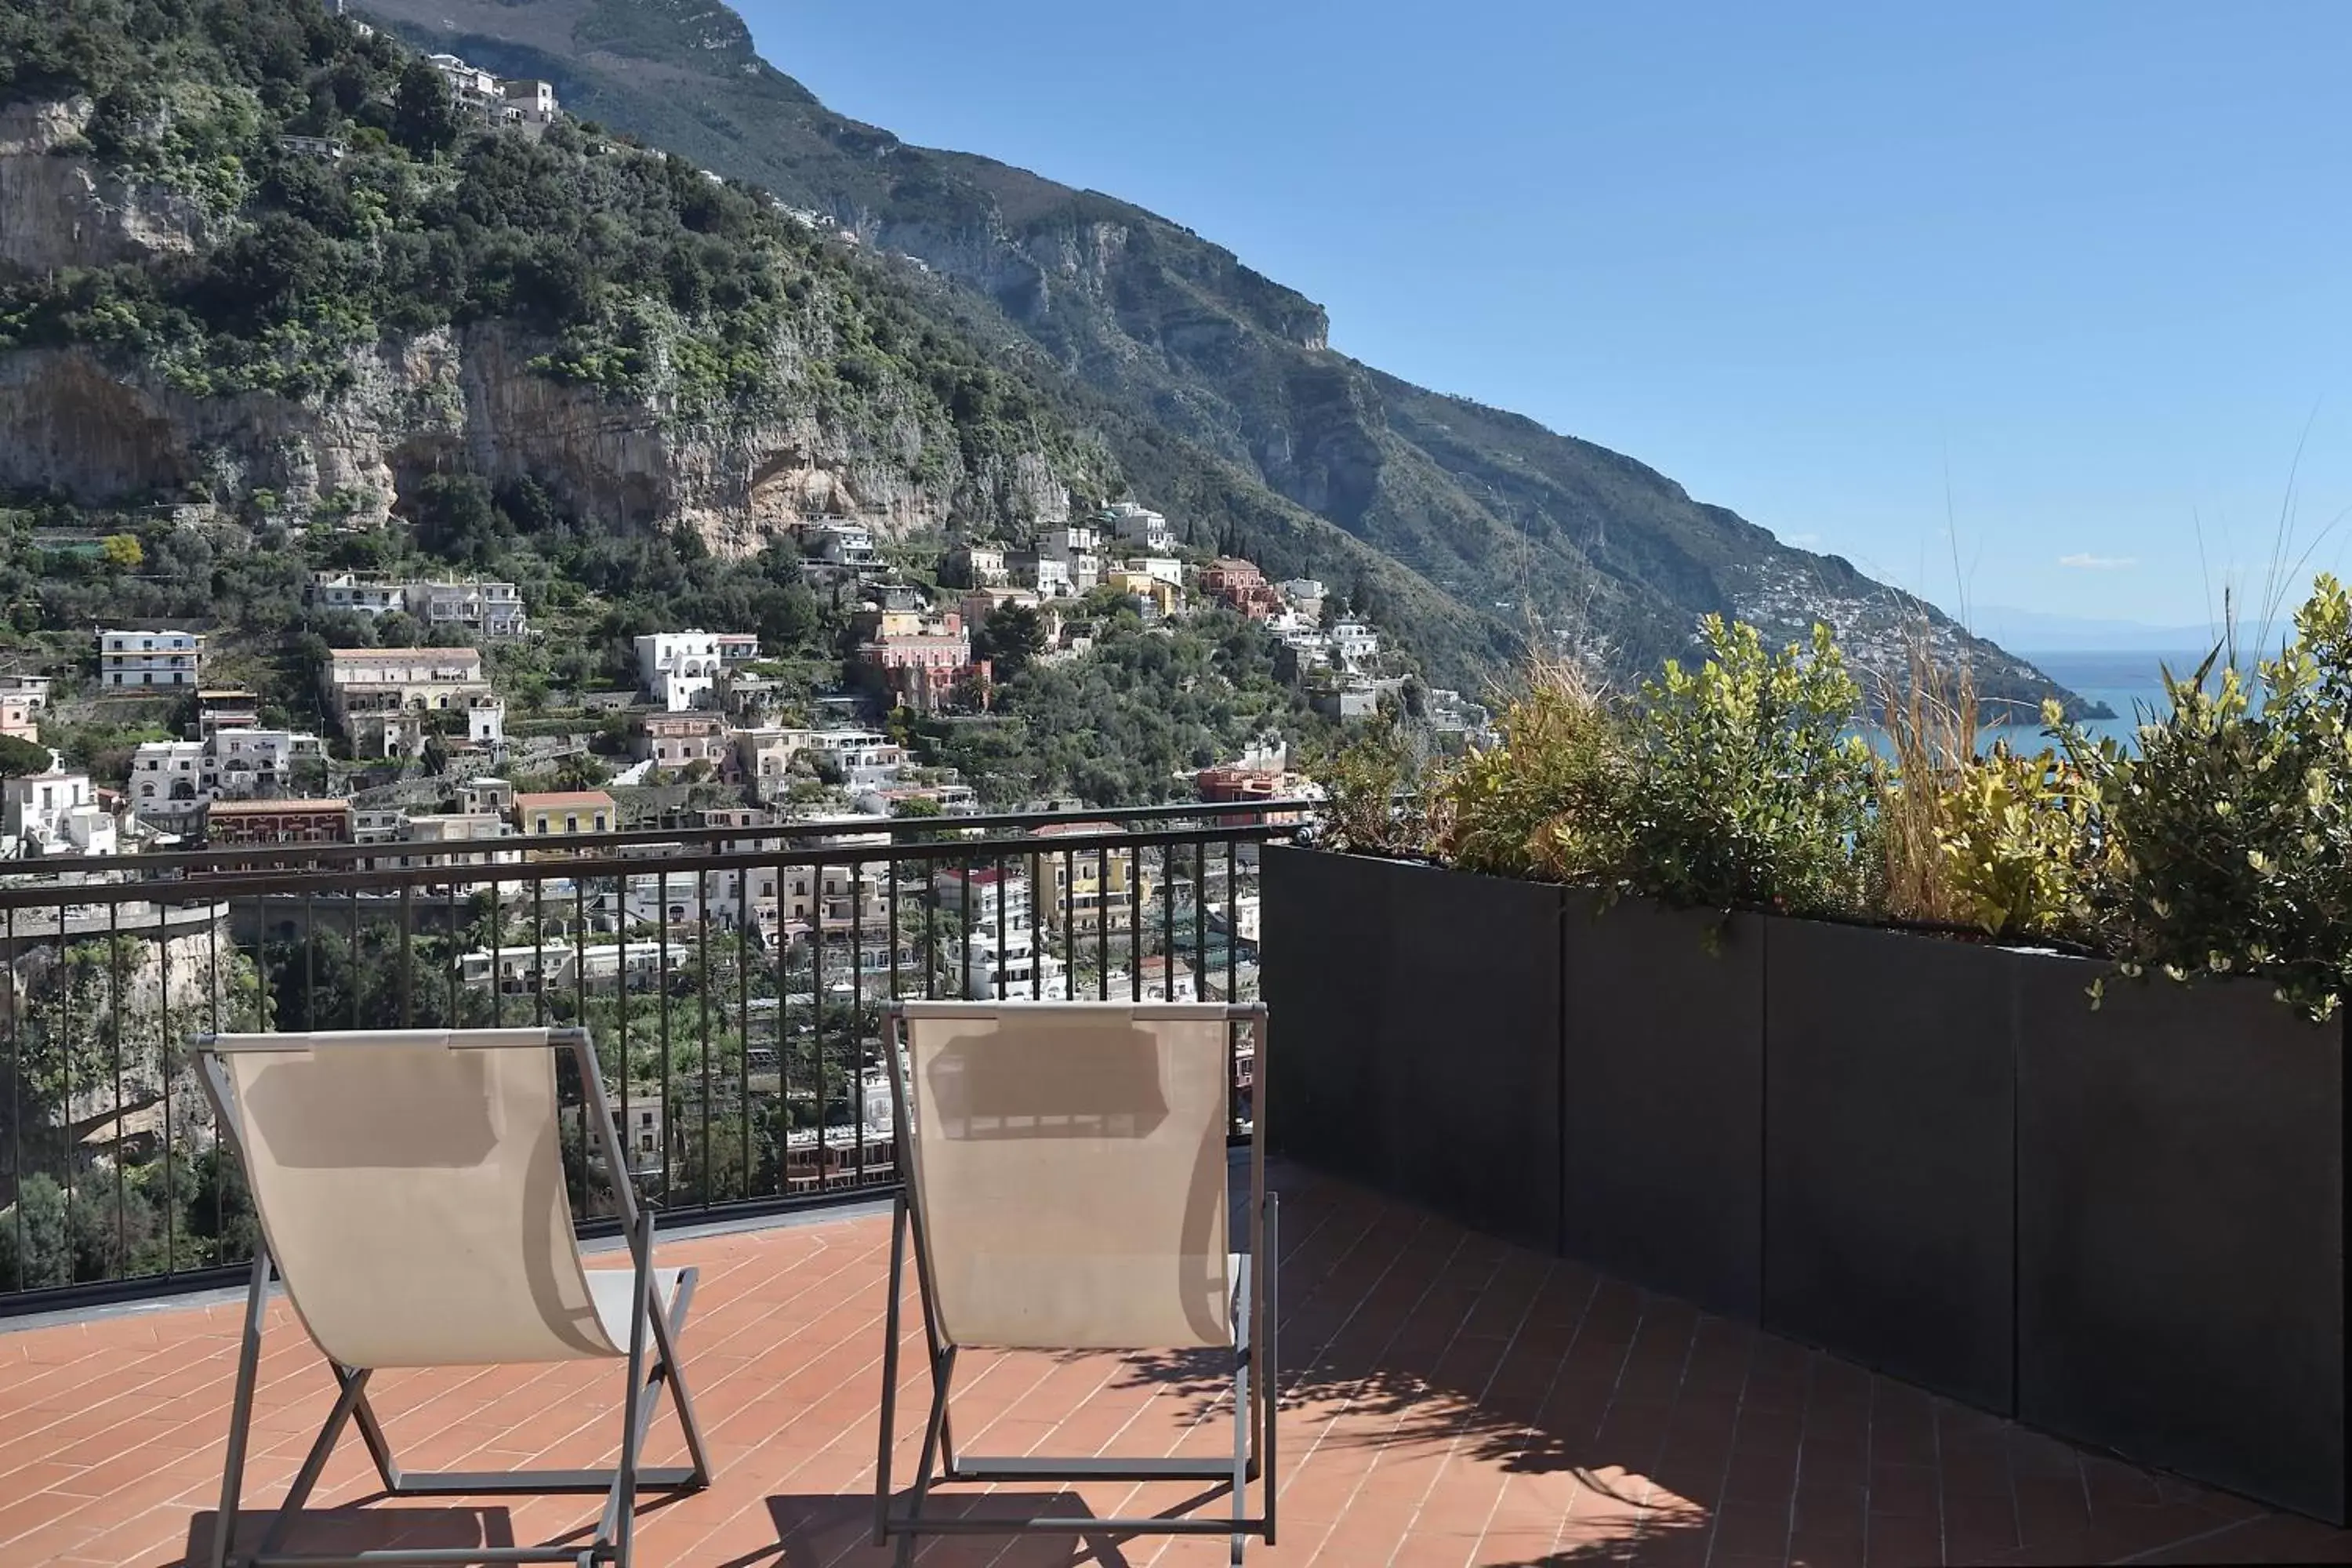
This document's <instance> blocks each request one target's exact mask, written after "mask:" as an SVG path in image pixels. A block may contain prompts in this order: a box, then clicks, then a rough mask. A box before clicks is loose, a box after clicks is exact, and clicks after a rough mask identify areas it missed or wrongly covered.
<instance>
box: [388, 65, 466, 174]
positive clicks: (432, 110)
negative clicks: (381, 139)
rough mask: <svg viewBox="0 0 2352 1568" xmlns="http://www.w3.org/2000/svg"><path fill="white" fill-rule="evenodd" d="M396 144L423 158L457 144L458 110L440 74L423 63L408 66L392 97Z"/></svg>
mask: <svg viewBox="0 0 2352 1568" xmlns="http://www.w3.org/2000/svg"><path fill="white" fill-rule="evenodd" d="M392 136H393V140H394V141H395V142H399V143H400V144H401V145H402V146H404V147H405V148H407V149H408V150H409V151H410V152H412V153H415V154H416V155H417V156H418V157H420V158H430V157H432V156H433V155H434V154H436V153H445V152H447V151H448V150H449V149H450V148H451V147H454V146H456V145H457V104H456V103H455V102H453V101H451V100H450V97H449V84H448V83H447V82H446V81H445V80H443V79H442V77H441V73H440V71H438V70H436V68H433V67H432V66H430V65H428V64H426V63H425V61H424V60H422V59H413V60H410V61H409V62H408V68H407V69H406V70H404V71H402V72H401V73H400V86H399V87H398V88H397V89H394V92H393V97H392Z"/></svg>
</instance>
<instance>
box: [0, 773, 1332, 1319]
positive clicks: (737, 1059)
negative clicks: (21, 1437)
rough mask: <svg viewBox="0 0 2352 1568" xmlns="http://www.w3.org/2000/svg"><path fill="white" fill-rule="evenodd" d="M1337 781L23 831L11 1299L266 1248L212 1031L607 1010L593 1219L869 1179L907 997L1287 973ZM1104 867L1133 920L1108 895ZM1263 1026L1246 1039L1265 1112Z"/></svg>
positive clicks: (574, 1107)
mask: <svg viewBox="0 0 2352 1568" xmlns="http://www.w3.org/2000/svg"><path fill="white" fill-rule="evenodd" d="M1308 809H1310V808H1309V807H1307V805H1305V803H1300V802H1282V801H1276V802H1265V803H1253V804H1250V805H1234V804H1219V805H1184V806H1155V807H1135V808H1125V809H1118V810H1100V811H1088V812H1085V813H1079V814H1022V815H1004V816H962V817H937V818H919V819H887V820H886V819H883V818H878V817H877V818H872V819H866V820H851V821H827V822H811V823H788V824H778V825H774V826H728V827H695V828H677V829H670V828H660V829H634V830H630V831H626V832H620V833H605V834H593V835H578V836H564V837H551V838H550V839H545V840H541V839H537V838H534V839H531V840H530V842H529V846H528V853H527V854H526V855H524V857H523V858H521V859H520V861H519V862H518V861H506V862H500V863H497V864H484V863H481V861H480V858H479V856H478V847H476V846H470V845H467V844H465V843H453V844H451V845H449V846H448V847H446V848H443V847H439V846H436V845H433V844H429V843H417V844H411V845H405V846H404V847H403V848H402V853H401V856H400V861H401V863H400V864H397V865H394V864H389V863H387V860H386V857H385V855H384V848H383V846H382V845H318V844H303V845H242V846H238V847H234V848H227V849H215V850H201V851H178V852H171V853H163V854H150V855H135V856H116V857H97V858H50V859H43V860H37V861H15V862H0V1315H5V1314H8V1313H11V1312H16V1311H24V1310H45V1309H47V1308H50V1307H54V1306H64V1305H70V1304H75V1303H78V1302H79V1301H83V1300H90V1299H93V1298H104V1297H112V1296H136V1295H143V1294H151V1293H157V1292H162V1291H167V1290H173V1289H185V1288H194V1287H199V1286H205V1285H211V1284H216V1283H224V1282H226V1281H228V1280H230V1279H233V1278H235V1277H236V1270H237V1267H238V1265H239V1264H240V1262H241V1261H243V1260H247V1259H249V1258H250V1256H251V1245H252V1237H253V1220H252V1215H251V1210H250V1207H249V1205H248V1204H247V1200H246V1196H245V1193H244V1188H243V1184H242V1182H241V1180H240V1179H239V1176H238V1172H237V1168H236V1162H235V1160H234V1158H233V1157H232V1156H230V1154H229V1152H227V1151H226V1150H225V1149H223V1148H222V1147H221V1145H220V1143H219V1142H218V1140H217V1138H216V1135H215V1129H214V1126H213V1118H212V1114H211V1112H210V1110H209V1109H208V1108H207V1106H206V1104H205V1099H204V1096H203V1095H202V1094H201V1093H200V1092H198V1091H197V1089H196V1088H195V1086H194V1080H193V1079H192V1078H191V1077H190V1074H189V1064H188V1062H187V1058H186V1051H185V1045H184V1042H185V1040H186V1039H187V1037H189V1036H191V1035H193V1034H198V1033H207V1032H219V1031H240V1030H258V1029H283V1030H295V1031H299V1030H312V1029H343V1028H370V1027H478V1026H514V1025H539V1024H547V1025H571V1024H585V1025H586V1026H588V1027H589V1028H590V1029H591V1030H592V1031H593V1036H594V1038H595V1041H596V1046H597V1050H598V1056H599V1059H600V1062H601V1066H602V1070H603V1072H604V1076H605V1078H606V1079H607V1082H606V1085H605V1091H606V1096H607V1098H608V1100H610V1102H611V1104H612V1106H613V1108H614V1116H615V1117H616V1118H617V1119H618V1120H619V1121H620V1122H621V1124H622V1134H623V1136H622V1142H623V1146H624V1147H625V1149H627V1150H628V1151H629V1155H628V1163H629V1165H630V1169H629V1171H628V1172H627V1173H625V1178H624V1177H616V1173H613V1172H610V1171H607V1170H604V1169H603V1168H602V1166H601V1162H600V1161H595V1160H592V1159H591V1158H590V1157H589V1155H588V1153H587V1151H588V1150H589V1149H590V1148H593V1146H594V1143H595V1141H594V1140H593V1139H590V1138H587V1137H585V1136H584V1135H583V1134H584V1132H585V1131H586V1129H585V1127H584V1126H583V1123H582V1121H581V1118H582V1116H583V1114H584V1112H583V1110H582V1096H581V1093H580V1089H581V1086H580V1085H579V1084H577V1083H567V1084H566V1085H565V1086H564V1089H565V1094H566V1106H567V1117H566V1125H565V1131H564V1150H563V1152H564V1163H565V1167H566V1170H567V1172H568V1173H569V1179H570V1184H571V1187H572V1203H573V1207H574V1212H575V1214H577V1215H579V1216H581V1220H582V1225H583V1229H593V1228H597V1227H600V1226H605V1225H608V1224H609V1223H610V1218H609V1216H610V1215H612V1213H613V1212H614V1198H613V1183H614V1181H615V1180H616V1179H627V1180H631V1181H634V1182H635V1184H636V1185H637V1188H638V1191H639V1193H640V1194H641V1195H642V1197H643V1198H644V1199H645V1200H646V1202H647V1203H649V1204H651V1205H656V1206H660V1207H663V1208H667V1209H670V1210H674V1211H686V1212H690V1213H694V1214H698V1215H699V1214H706V1213H707V1214H711V1215H719V1214H723V1213H746V1214H749V1213H756V1212H759V1211H761V1210H763V1209H772V1208H783V1207H791V1206H797V1205H806V1204H812V1203H824V1202H831V1201H839V1200H841V1199H844V1198H850V1197H861V1196H872V1195H874V1194H876V1192H877V1190H878V1189H884V1188H887V1186H888V1185H890V1184H893V1183H894V1182H895V1180H896V1172H895V1170H894V1169H893V1159H894V1153H893V1145H892V1142H891V1138H890V1130H889V1123H888V1110H887V1104H888V1096H887V1093H885V1092H880V1091H879V1090H877V1085H879V1084H881V1083H882V1082H883V1081H884V1080H883V1079H882V1077H881V1073H882V1068H883V1064H882V1062H881V1061H880V1059H879V1055H878V1053H879V1051H880V1049H881V1046H880V1038H881V1032H880V1027H879V1023H880V1018H879V1013H880V1005H881V1004H882V1003H883V1002H884V1001H886V1000H888V999H890V998H894V997H908V998H911V997H938V996H954V995H960V994H987V993H988V991H989V988H990V986H991V984H992V982H993V980H994V977H996V976H1003V977H1004V979H1003V984H1005V985H1006V987H1007V995H1008V997H1033V998H1036V999H1060V998H1098V999H1104V1000H1108V999H1112V998H1127V999H1129V1000H1145V999H1147V998H1148V997H1157V996H1161V995H1164V994H1166V993H1167V992H1168V991H1171V990H1172V991H1174V992H1175V993H1176V994H1177V996H1178V997H1179V998H1183V997H1192V996H1197V997H1200V998H1202V999H1209V1000H1221V999H1227V998H1242V999H1246V998H1250V997H1254V996H1255V994H1256V973H1257V956H1258V949H1257V942H1256V934H1257V925H1256V921H1255V904H1256V889H1257V866H1258V847H1259V846H1261V845H1262V844H1264V843H1265V842H1266V841H1267V840H1268V839H1270V838H1272V839H1281V838H1286V837H1289V836H1290V835H1292V834H1293V833H1295V832H1296V831H1297V826H1298V824H1299V823H1300V822H1302V821H1303V820H1304V819H1305V813H1306V811H1307V810H1308ZM1057 824H1058V825H1060V830H1059V831H1057V832H1055V833H1053V834H1050V835H1044V836H1041V835H1039V834H1037V833H1036V832H1035V830H1036V829H1038V828H1042V827H1047V826H1055V825H1057ZM1072 824H1085V825H1087V826H1085V827H1084V828H1082V829H1081V830H1078V831H1073V830H1072V829H1071V825H1072ZM1056 862H1058V863H1059V866H1058V870H1059V872H1060V874H1059V875H1058V876H1056V875H1055V869H1056V864H1055V863H1056ZM1082 865H1083V866H1084V867H1085V872H1086V874H1085V875H1084V876H1082V875H1079V874H1077V873H1078V868H1080V867H1081V866H1082ZM1115 868H1116V871H1117V879H1116V880H1114V876H1113V873H1114V869H1115ZM957 870H961V871H962V872H964V873H966V874H963V875H952V874H950V873H951V872H954V871H957ZM976 873H987V874H985V875H980V874H976ZM1089 879H1091V885H1092V886H1093V887H1096V888H1110V889H1115V894H1114V898H1115V900H1117V901H1118V902H1119V903H1120V904H1121V905H1122V906H1123V907H1121V908H1119V909H1118V918H1115V919H1108V920H1106V919H1102V918H1099V911H1087V912H1084V913H1082V912H1081V910H1079V908H1078V899H1077V895H1076V891H1075V889H1076V888H1077V887H1078V886H1080V885H1082V884H1083V883H1086V882H1087V881H1088V880H1089ZM1033 882H1034V884H1035V885H1034V886H1032V885H1031V884H1032V883H1033ZM1056 906H1058V907H1056ZM1024 909H1025V910H1026V916H1027V918H1026V919H1025V920H1024V921H1013V920H1010V919H1008V918H1007V916H1008V912H1009V911H1010V912H1016V913H1017V912H1022V911H1023V910H1024ZM1254 1056H1255V1043H1254V1042H1252V1041H1249V1040H1246V1039H1243V1040H1240V1041H1238V1042H1237V1045H1236V1047H1235V1060H1234V1099H1233V1112H1234V1127H1235V1130H1236V1131H1244V1130H1246V1128H1247V1127H1248V1125H1249V1117H1250V1115H1251V1093H1252V1089H1253V1086H1254V1083H1255V1071H1254V1069H1255V1062H1254ZM566 1070H567V1071H568V1070H569V1069H568V1068H567V1069H566ZM387 1114H397V1112H396V1110H393V1109H390V1108H388V1109H387Z"/></svg>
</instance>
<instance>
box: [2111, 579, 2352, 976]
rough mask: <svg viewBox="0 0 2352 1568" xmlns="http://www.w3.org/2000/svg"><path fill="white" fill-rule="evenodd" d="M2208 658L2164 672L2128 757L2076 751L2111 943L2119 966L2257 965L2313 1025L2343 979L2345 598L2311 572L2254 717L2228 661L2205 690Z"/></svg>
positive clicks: (2187, 970) (2263, 670) (2348, 791)
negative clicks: (2183, 675)
mask: <svg viewBox="0 0 2352 1568" xmlns="http://www.w3.org/2000/svg"><path fill="white" fill-rule="evenodd" d="M2216 658H2218V652H2217V654H2215V655H2209V656H2208V657H2207V658H2206V660H2205V663H2204V664H2203V665H2201V666H2200V667H2199V668H2198V670H2197V672H2196V673H2195V675H2194V676H2192V677H2191V678H2189V679H2174V678H2172V677H2171V676H2170V675H2169V674H2168V675H2167V678H2166V684H2167V687H2168V690H2169V693H2170V696H2171V699H2172V710H2171V711H2170V713H2169V714H2168V715H2166V716H2164V717H2161V718H2154V719H2151V720H2150V721H2147V722H2145V723H2143V724H2142V725H2141V726H2140V731H2139V741H2140V755H2139V756H2138V757H2137V759H2135V760H2125V759H2122V758H2120V757H2118V756H2116V754H2115V753H2114V752H2112V750H2110V751H2108V752H2104V753H2092V752H2087V751H2084V750H2083V749H2081V748H2080V747H2079V744H2078V746H2077V755H2078V758H2079V759H2081V760H2083V761H2084V762H2085V763H2088V769H2087V770H2086V771H2093V772H2095V773H2097V774H2098V776H2099V777H2100V782H2101V789H2100V795H2099V801H2098V807H2097V813H2096V817H2095V821H2094V822H2092V823H2091V824H2089V825H2088V831H2089V832H2090V833H2092V834H2093V835H2095V836H2099V837H2105V839H2106V840H2107V841H2108V842H2109V843H2111V844H2112V846H2113V848H2114V852H2115V854H2116V860H2117V865H2116V876H2115V878H2114V879H2113V880H2112V881H2111V882H2110V884H2109V885H2108V887H2107V888H2106V889H2105V897H2104V900H2103V904H2104V910H2103V912H2104V914H2105V919H2106V922H2107V924H2108V927H2109V931H2108V936H2109V941H2110V943H2111V945H2112V946H2113V948H2114V950H2115V951H2116V954H2117V956H2118V957H2120V958H2121V959H2123V960H2124V962H2125V964H2126V968H2127V969H2130V970H2137V969H2142V968H2145V969H2153V970H2158V971H2161V972H2163V973H2167V974H2169V975H2171V976H2173V977H2174V978H2176V979H2178V978H2181V977H2185V976H2187V975H2189V974H2191V973H2216V974H2228V973H2245V972H2249V971H2252V972H2259V973H2263V974H2264V975H2266V976H2269V977H2271V978H2273V979H2275V980H2276V982H2277V985H2278V994H2279V996H2280V999H2281V1000H2283V1001H2286V1002H2291V1003H2293V1004H2294V1005H2297V1006H2299V1007H2302V1008H2303V1009H2305V1011H2306V1012H2308V1013H2309V1014H2310V1015H2311V1016H2313V1017H2314V1018H2321V1019H2324V1018H2326V1017H2327V1016H2329V1015H2330V1014H2332V1013H2333V1012H2334V1011H2335V1008H2336V1005H2337V1003H2338V1001H2339V1000H2340V998H2341V997H2342V996H2343V995H2344V994H2345V992H2346V989H2347V986H2352V749H2347V748H2352V597H2347V595H2346V592H2345V590H2344V588H2343V586H2342V585H2341V584H2338V583H2337V582H2336V579H2335V578H2334V577H2332V576H2326V575H2323V576H2321V577H2320V578H2319V579H2318V580H2317V581H2316V583H2315V585H2314V588H2313V592H2312V596H2311V599H2310V601H2309V602H2308V603H2306V604H2305V605H2304V606H2303V608H2302V609H2301V610H2299V611H2298V612H2296V615H2295V618H2294V637H2292V638H2290V639H2289V640H2288V642H2287V643H2286V645H2285V647H2283V648H2282V649H2281V650H2280V652H2279V655H2278V657H2277V658H2273V659H2266V660H2263V662H2262V663H2261V665H2260V666H2259V670H2260V678H2261V689H2262V692H2263V706H2262V708H2261V710H2259V711H2256V710H2254V709H2253V707H2252V700H2251V693H2250V692H2249V689H2248V686H2247V683H2246V682H2245V681H2243V680H2242V679H2240V676H2239V673H2238V671H2237V670H2235V669H2234V668H2225V669H2223V670H2222V671H2221V679H2220V682H2219V685H2218V689H2213V690H2208V689H2206V687H2207V682H2208V680H2209V679H2210V677H2211V675H2212V671H2213V665H2214V662H2215V659H2216Z"/></svg>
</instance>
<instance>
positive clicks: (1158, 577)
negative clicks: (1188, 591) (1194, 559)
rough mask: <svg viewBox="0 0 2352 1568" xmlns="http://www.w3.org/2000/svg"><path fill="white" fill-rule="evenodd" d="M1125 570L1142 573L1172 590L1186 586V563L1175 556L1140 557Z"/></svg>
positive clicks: (1128, 564)
mask: <svg viewBox="0 0 2352 1568" xmlns="http://www.w3.org/2000/svg"><path fill="white" fill-rule="evenodd" d="M1124 569H1125V570H1127V571H1129V572H1140V573H1142V574H1144V575H1145V576H1147V577H1149V578H1151V579H1152V580H1153V581H1154V582H1159V583H1165V584H1168V585H1169V586H1170V587H1171V588H1181V587H1182V586H1183V585H1184V563H1182V562H1181V561H1179V560H1177V559H1176V557H1174V556H1173V555H1139V556H1137V557H1135V558H1134V559H1133V560H1131V561H1129V562H1128V563H1127V564H1126V566H1125V568H1124Z"/></svg>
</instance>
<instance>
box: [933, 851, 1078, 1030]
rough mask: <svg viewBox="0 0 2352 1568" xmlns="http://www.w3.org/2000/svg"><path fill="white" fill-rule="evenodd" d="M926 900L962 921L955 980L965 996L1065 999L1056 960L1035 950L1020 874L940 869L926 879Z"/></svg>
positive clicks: (1005, 999)
mask: <svg viewBox="0 0 2352 1568" xmlns="http://www.w3.org/2000/svg"><path fill="white" fill-rule="evenodd" d="M931 896H932V897H933V898H934V899H935V900H938V903H939V907H940V909H942V910H949V911H950V912H952V913H954V914H955V915H956V917H957V918H958V919H959V920H962V921H966V925H965V928H964V929H965V933H966V934H965V937H964V952H963V963H962V969H961V973H960V974H959V976H958V979H959V981H960V982H961V989H962V991H963V994H965V995H966V996H969V997H971V998H973V999H975V1000H980V1001H992V1002H1010V1001H1017V1000H1020V999H1023V998H1026V997H1036V998H1039V999H1042V1000H1045V1001H1052V1002H1059V1001H1063V1000H1065V999H1066V997H1067V995H1068V993H1069V984H1068V977H1067V975H1066V973H1065V972H1064V970H1063V966H1062V961H1061V960H1060V959H1058V958H1056V957H1055V956H1054V954H1053V953H1051V952H1046V951H1045V950H1043V949H1042V948H1040V947H1039V945H1038V942H1037V933H1036V929H1035V922H1034V919H1033V917H1032V911H1031V909H1030V902H1029V879H1028V878H1027V877H1026V876H1025V875H1024V874H1023V873H1021V872H1018V871H1013V870H1010V869H1006V870H999V869H997V868H994V867H972V868H965V867H945V868H941V869H940V870H939V871H938V872H937V873H935V874H934V875H933V877H932V879H931Z"/></svg>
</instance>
